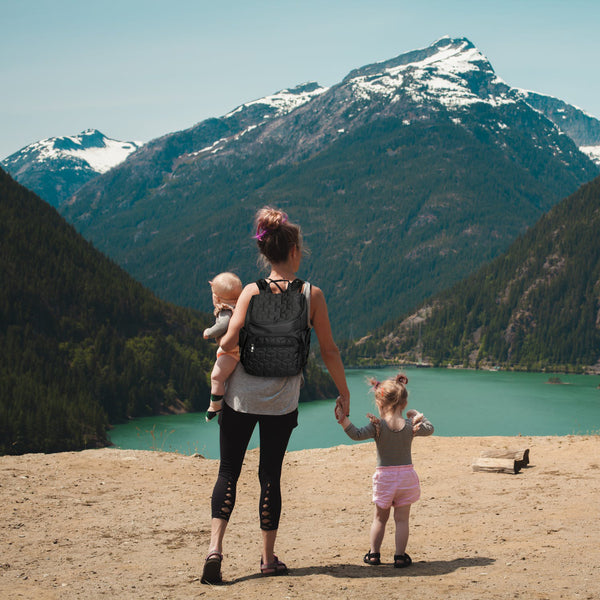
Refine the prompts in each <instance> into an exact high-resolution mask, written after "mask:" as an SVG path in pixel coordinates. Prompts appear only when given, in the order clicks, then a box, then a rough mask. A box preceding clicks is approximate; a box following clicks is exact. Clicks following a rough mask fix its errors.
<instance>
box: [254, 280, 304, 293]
mask: <svg viewBox="0 0 600 600" xmlns="http://www.w3.org/2000/svg"><path fill="white" fill-rule="evenodd" d="M284 281H286V282H287V281H288V280H287V279H268V280H267V279H259V280H258V281H257V282H256V285H257V286H258V289H259V290H260V291H261V292H271V293H273V291H272V290H271V285H270V284H271V283H274V284H275V285H276V286H277V287H278V288H279V291H280V292H281V293H282V294H285V293H287V292H300V293H301V292H302V286H303V285H304V281H302V279H298V278H296V279H294V281H290V282H288V285H287V287H286V288H285V289H283V288H282V287H281V286H280V285H279V284H280V283H283V282H284Z"/></svg>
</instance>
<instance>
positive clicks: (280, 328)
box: [240, 279, 310, 377]
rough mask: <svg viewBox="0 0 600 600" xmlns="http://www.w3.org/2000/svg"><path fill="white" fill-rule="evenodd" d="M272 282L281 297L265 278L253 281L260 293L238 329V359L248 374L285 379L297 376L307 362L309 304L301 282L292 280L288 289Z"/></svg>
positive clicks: (253, 300)
mask: <svg viewBox="0 0 600 600" xmlns="http://www.w3.org/2000/svg"><path fill="white" fill-rule="evenodd" d="M272 283H274V284H275V285H276V286H277V287H278V288H279V290H280V291H281V293H280V294H274V293H273V292H272V291H271V286H270V285H269V282H268V281H267V280H266V279H260V280H259V281H257V282H256V285H257V286H258V289H259V290H260V292H259V293H258V294H257V295H255V296H252V298H251V299H250V304H249V306H248V311H247V312H246V321H245V323H244V326H243V327H242V329H241V330H240V360H241V362H242V365H244V369H245V370H246V372H247V373H249V374H250V375H258V376H260V377H288V376H291V375H297V374H298V373H300V372H301V371H302V369H303V368H304V366H305V365H306V361H307V359H308V352H309V349H310V326H309V314H308V302H307V300H306V296H305V295H304V293H303V292H302V286H303V284H304V282H303V281H302V280H300V279H295V280H294V281H292V282H291V283H290V284H289V285H288V286H287V289H282V288H281V287H280V286H279V282H278V281H273V282H272ZM307 285H309V284H307Z"/></svg>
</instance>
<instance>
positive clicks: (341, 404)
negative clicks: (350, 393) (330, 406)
mask: <svg viewBox="0 0 600 600" xmlns="http://www.w3.org/2000/svg"><path fill="white" fill-rule="evenodd" d="M338 408H339V409H340V410H341V411H342V413H343V416H346V417H349V416H350V398H349V397H348V398H346V397H344V396H338V397H337V400H336V401H335V409H336V417H335V418H336V419H337V418H338V417H337V410H338ZM339 422H340V420H339V419H338V423H339Z"/></svg>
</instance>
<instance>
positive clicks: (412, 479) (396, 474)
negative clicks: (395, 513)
mask: <svg viewBox="0 0 600 600" xmlns="http://www.w3.org/2000/svg"><path fill="white" fill-rule="evenodd" d="M420 497H421V484H420V483H419V477H418V476H417V472H416V471H415V469H414V467H413V465H398V466H393V467H377V468H376V469H375V473H374V474H373V502H375V504H377V506H379V508H383V509H386V508H390V507H391V506H406V505H408V504H412V503H413V502H416V501H417V500H418V499H419V498H420Z"/></svg>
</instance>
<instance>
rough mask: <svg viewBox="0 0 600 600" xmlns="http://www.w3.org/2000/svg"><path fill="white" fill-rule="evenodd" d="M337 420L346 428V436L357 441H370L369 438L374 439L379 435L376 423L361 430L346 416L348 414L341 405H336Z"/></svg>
mask: <svg viewBox="0 0 600 600" xmlns="http://www.w3.org/2000/svg"><path fill="white" fill-rule="evenodd" d="M335 418H336V419H337V422H338V423H339V424H340V425H341V426H342V427H343V428H344V432H345V433H346V435H347V436H348V437H349V438H351V439H353V440H355V441H359V440H368V439H369V438H374V437H375V436H376V435H377V426H376V425H375V423H373V422H372V421H371V423H369V424H368V425H366V426H365V427H361V428H360V429H359V428H358V427H356V425H354V424H353V423H352V422H351V421H350V419H349V418H348V417H347V416H346V413H345V411H344V409H343V408H342V406H341V405H340V404H336V407H335Z"/></svg>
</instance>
